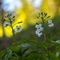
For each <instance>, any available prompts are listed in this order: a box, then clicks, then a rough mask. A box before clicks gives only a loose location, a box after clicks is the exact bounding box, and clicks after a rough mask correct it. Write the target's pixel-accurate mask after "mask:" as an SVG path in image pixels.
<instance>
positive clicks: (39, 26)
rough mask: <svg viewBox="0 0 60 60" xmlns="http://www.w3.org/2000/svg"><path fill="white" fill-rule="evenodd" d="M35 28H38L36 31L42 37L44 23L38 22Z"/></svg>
mask: <svg viewBox="0 0 60 60" xmlns="http://www.w3.org/2000/svg"><path fill="white" fill-rule="evenodd" d="M35 28H37V30H36V31H35V33H36V34H37V35H38V36H39V37H40V36H41V35H42V31H43V27H42V24H37V25H36V26H35Z"/></svg>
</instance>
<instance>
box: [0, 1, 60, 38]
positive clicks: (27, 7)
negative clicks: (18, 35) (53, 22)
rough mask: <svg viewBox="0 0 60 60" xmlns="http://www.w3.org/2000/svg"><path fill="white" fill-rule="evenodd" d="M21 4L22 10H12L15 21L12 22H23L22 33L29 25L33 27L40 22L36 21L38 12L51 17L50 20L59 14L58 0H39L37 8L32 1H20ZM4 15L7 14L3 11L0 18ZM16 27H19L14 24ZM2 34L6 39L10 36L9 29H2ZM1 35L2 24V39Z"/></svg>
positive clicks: (59, 5)
mask: <svg viewBox="0 0 60 60" xmlns="http://www.w3.org/2000/svg"><path fill="white" fill-rule="evenodd" d="M35 1H36V2H37V1H38V0H35ZM21 2H22V5H23V6H22V8H19V9H15V10H14V13H15V14H16V19H15V21H14V22H13V24H15V23H17V22H19V21H23V23H22V24H20V25H21V26H22V31H23V30H24V29H27V28H28V27H29V26H30V25H31V26H34V25H35V24H36V22H40V20H39V19H37V16H38V13H40V12H46V13H48V15H51V18H50V19H52V18H53V17H54V16H56V15H57V14H59V13H60V3H59V2H60V0H41V2H40V6H39V7H36V6H34V5H33V2H34V0H21ZM0 12H1V10H0ZM6 14H8V13H6V12H5V11H3V15H1V14H0V17H1V16H3V17H4V16H5V15H6ZM3 19H4V18H3ZM1 21H2V20H1V19H0V23H1ZM16 25H18V26H19V24H16ZM4 32H5V36H6V37H11V36H12V32H11V28H10V27H6V28H4ZM26 34H27V33H26ZM3 35H4V33H3V28H2V23H1V24H0V37H3Z"/></svg>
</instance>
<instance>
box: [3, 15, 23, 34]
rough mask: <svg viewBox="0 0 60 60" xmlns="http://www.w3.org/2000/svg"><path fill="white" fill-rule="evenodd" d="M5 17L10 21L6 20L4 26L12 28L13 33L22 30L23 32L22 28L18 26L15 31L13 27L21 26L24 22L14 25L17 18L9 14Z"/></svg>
mask: <svg viewBox="0 0 60 60" xmlns="http://www.w3.org/2000/svg"><path fill="white" fill-rule="evenodd" d="M5 17H6V18H8V20H6V19H4V24H3V26H4V27H7V26H10V27H11V28H12V33H16V32H21V30H22V27H21V26H16V28H15V29H14V28H13V27H14V26H15V25H16V24H20V23H22V22H17V23H16V24H14V25H12V23H13V21H14V20H15V16H12V15H11V14H8V15H7V16H5Z"/></svg>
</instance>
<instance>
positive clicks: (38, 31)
mask: <svg viewBox="0 0 60 60" xmlns="http://www.w3.org/2000/svg"><path fill="white" fill-rule="evenodd" d="M35 33H36V34H37V35H38V37H40V36H41V35H42V32H41V31H40V29H37V30H36V31H35Z"/></svg>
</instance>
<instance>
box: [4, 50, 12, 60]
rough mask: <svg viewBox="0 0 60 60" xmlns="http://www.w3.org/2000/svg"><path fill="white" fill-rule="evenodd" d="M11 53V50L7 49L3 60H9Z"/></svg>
mask: <svg viewBox="0 0 60 60" xmlns="http://www.w3.org/2000/svg"><path fill="white" fill-rule="evenodd" d="M11 55H12V51H11V50H7V52H6V54H5V56H4V60H9V58H10V57H11Z"/></svg>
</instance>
